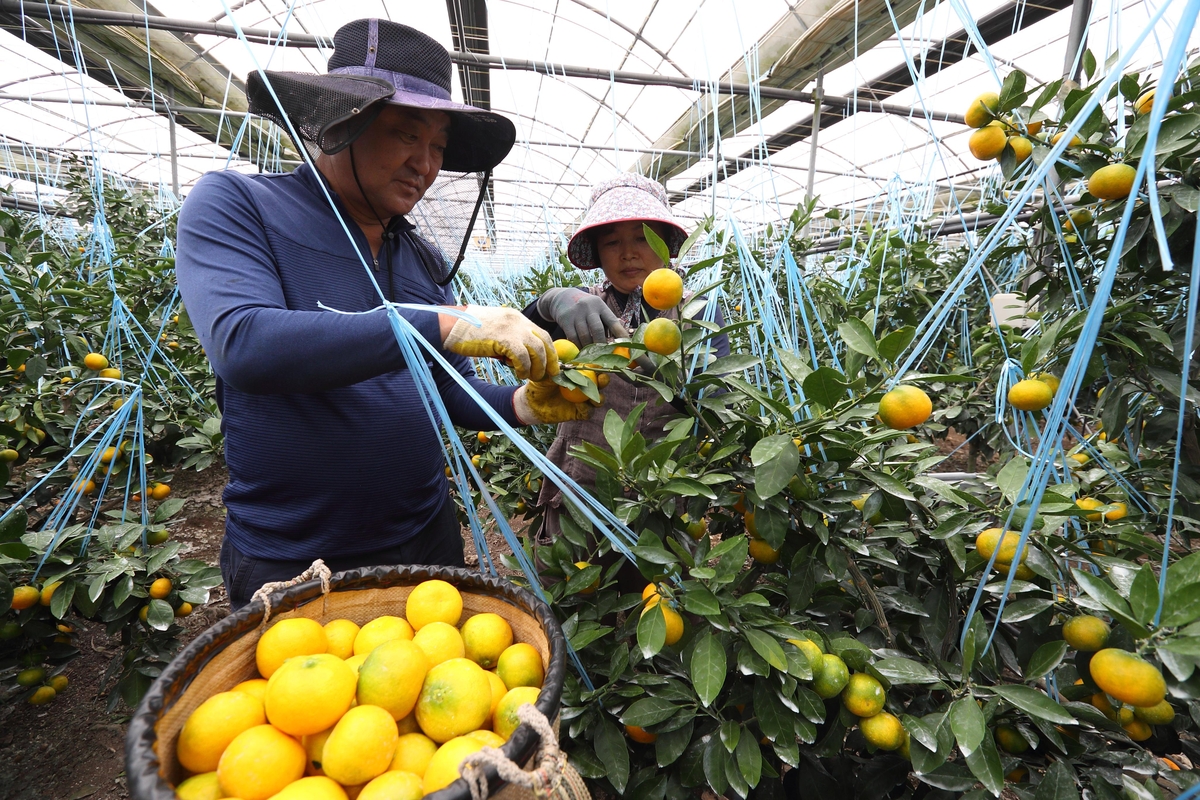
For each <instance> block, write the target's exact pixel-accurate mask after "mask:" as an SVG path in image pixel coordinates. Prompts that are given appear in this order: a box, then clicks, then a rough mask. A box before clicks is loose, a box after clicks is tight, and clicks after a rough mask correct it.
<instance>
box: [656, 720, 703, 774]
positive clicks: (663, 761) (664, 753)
mask: <svg viewBox="0 0 1200 800" xmlns="http://www.w3.org/2000/svg"><path fill="white" fill-rule="evenodd" d="M694 727H695V722H693V721H691V720H689V721H688V723H687V724H686V725H684V726H683V727H682V728H676V729H675V730H673V731H667V732H666V733H660V734H659V735H658V740H657V741H656V742H655V743H654V757H655V759H656V760H657V761H658V766H660V767H667V766H670V765H671V764H674V763H675V762H676V761H678V760H679V757H680V756H681V755H683V751H684V750H686V749H687V746H688V744H689V743H690V742H691V741H692V729H693V728H694Z"/></svg>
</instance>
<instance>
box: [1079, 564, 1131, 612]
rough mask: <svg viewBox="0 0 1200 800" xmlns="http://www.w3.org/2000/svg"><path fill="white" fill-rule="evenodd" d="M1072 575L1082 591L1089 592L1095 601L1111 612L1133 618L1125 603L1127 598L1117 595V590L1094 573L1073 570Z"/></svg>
mask: <svg viewBox="0 0 1200 800" xmlns="http://www.w3.org/2000/svg"><path fill="white" fill-rule="evenodd" d="M1071 575H1072V576H1073V577H1074V578H1075V582H1076V583H1078V584H1079V587H1080V588H1081V589H1083V590H1084V591H1085V592H1087V593H1088V595H1089V596H1090V597H1091V598H1092V599H1093V600H1097V601H1099V602H1100V603H1102V604H1103V605H1104V607H1105V608H1107V609H1108V610H1109V611H1113V612H1116V613H1117V614H1120V615H1122V616H1125V617H1129V616H1131V614H1130V610H1129V604H1128V603H1127V602H1125V598H1124V597H1121V595H1119V594H1117V591H1116V589H1113V588H1112V587H1111V586H1109V585H1108V583H1107V582H1105V581H1104V579H1103V578H1098V577H1096V576H1095V575H1093V574H1092V573H1090V572H1085V571H1084V570H1080V569H1072V570H1071Z"/></svg>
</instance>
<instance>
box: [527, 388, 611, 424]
mask: <svg viewBox="0 0 1200 800" xmlns="http://www.w3.org/2000/svg"><path fill="white" fill-rule="evenodd" d="M513 409H514V410H515V411H516V412H517V419H519V420H521V422H522V423H523V424H525V425H557V424H558V423H560V422H570V421H571V420H576V419H587V418H588V417H589V416H591V413H592V406H591V403H590V402H589V403H572V402H571V401H570V400H567V399H566V398H565V397H563V396H562V392H560V391H559V390H558V384H557V383H555V382H554V381H550V380H545V381H527V382H526V383H525V385H524V386H522V387H521V388H520V389H517V393H516V394H514V395H513Z"/></svg>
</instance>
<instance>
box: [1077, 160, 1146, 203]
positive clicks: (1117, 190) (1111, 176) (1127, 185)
mask: <svg viewBox="0 0 1200 800" xmlns="http://www.w3.org/2000/svg"><path fill="white" fill-rule="evenodd" d="M1136 174H1137V170H1135V169H1134V168H1133V167H1131V166H1130V165H1128V164H1109V165H1108V166H1106V167H1101V168H1100V169H1098V170H1096V171H1095V172H1093V173H1092V176H1091V177H1090V178H1088V182H1087V190H1088V193H1089V194H1091V195H1092V196H1093V197H1096V198H1099V199H1100V200H1121V199H1123V198H1126V197H1129V193H1130V192H1131V191H1133V179H1134V176H1135V175H1136Z"/></svg>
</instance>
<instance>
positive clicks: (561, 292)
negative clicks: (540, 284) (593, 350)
mask: <svg viewBox="0 0 1200 800" xmlns="http://www.w3.org/2000/svg"><path fill="white" fill-rule="evenodd" d="M537 309H538V313H539V314H541V315H542V316H543V317H545V318H547V319H552V320H554V322H555V324H557V325H558V327H560V328H562V329H563V333H564V334H566V337H567V338H568V339H570V340H571V341H572V342H574V343H575V344H577V345H579V346H580V347H584V346H585V345H589V344H604V343H605V342H607V341H608V340H609V339H610V338H616V337H618V336H621V335H625V336H628V335H629V334H628V332H626V331H625V329H624V328H623V327H621V321H620V320H619V319H617V315H616V314H614V313H613V312H612V309H611V308H609V307H608V304H607V303H605V302H604V301H603V300H602V299H600V298H599V297H597V296H596V295H594V294H588V293H587V292H584V291H580V290H579V289H570V288H560V289H550V290H548V291H547V292H546V293H545V294H543V295H542V296H541V298H539V299H538V304H537Z"/></svg>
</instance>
